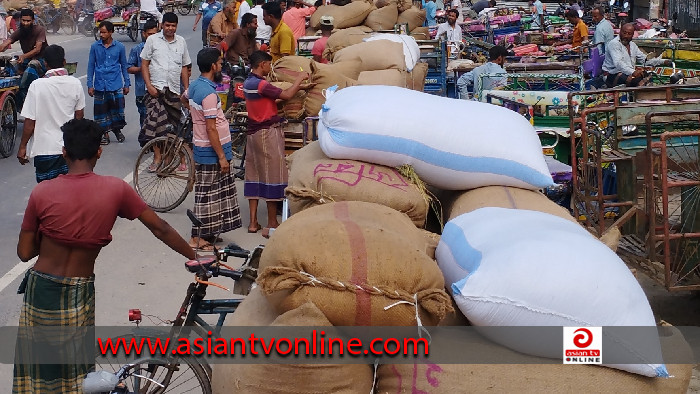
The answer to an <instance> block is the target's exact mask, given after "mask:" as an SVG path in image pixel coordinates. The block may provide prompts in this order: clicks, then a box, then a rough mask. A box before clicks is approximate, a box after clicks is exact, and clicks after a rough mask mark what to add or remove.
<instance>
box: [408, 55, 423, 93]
mask: <svg viewBox="0 0 700 394" xmlns="http://www.w3.org/2000/svg"><path fill="white" fill-rule="evenodd" d="M405 75H406V87H407V88H409V89H411V90H416V91H419V92H422V91H423V88H424V87H425V77H427V76H428V63H423V62H418V63H416V66H415V67H413V70H411V71H410V72H408V73H406V74H405Z"/></svg>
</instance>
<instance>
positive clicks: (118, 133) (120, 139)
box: [114, 130, 126, 144]
mask: <svg viewBox="0 0 700 394" xmlns="http://www.w3.org/2000/svg"><path fill="white" fill-rule="evenodd" d="M114 136H115V137H117V141H118V142H119V143H120V144H121V143H122V142H124V141H125V140H126V137H124V134H123V133H122V131H121V130H114Z"/></svg>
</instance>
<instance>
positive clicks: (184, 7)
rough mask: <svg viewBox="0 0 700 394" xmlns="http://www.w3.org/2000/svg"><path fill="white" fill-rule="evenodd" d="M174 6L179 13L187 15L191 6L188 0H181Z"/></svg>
mask: <svg viewBox="0 0 700 394" xmlns="http://www.w3.org/2000/svg"><path fill="white" fill-rule="evenodd" d="M176 8H177V12H178V13H179V14H180V15H188V14H189V13H190V11H192V6H191V5H190V3H189V1H183V2H182V3H180V4H178V5H177V6H176Z"/></svg>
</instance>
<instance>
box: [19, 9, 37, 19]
mask: <svg viewBox="0 0 700 394" xmlns="http://www.w3.org/2000/svg"><path fill="white" fill-rule="evenodd" d="M23 16H29V17H31V18H32V19H34V11H32V10H31V9H30V8H22V10H21V11H20V12H19V17H20V18H21V17H23Z"/></svg>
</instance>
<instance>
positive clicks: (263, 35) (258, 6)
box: [250, 0, 272, 44]
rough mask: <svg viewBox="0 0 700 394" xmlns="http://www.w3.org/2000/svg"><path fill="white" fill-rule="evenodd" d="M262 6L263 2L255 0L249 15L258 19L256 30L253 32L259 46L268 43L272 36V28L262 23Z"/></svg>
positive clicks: (262, 0) (263, 0)
mask: <svg viewBox="0 0 700 394" xmlns="http://www.w3.org/2000/svg"><path fill="white" fill-rule="evenodd" d="M263 4H265V0H255V7H253V8H252V9H251V10H250V12H251V14H253V15H255V16H257V17H258V30H256V31H255V40H256V41H258V42H259V43H261V44H262V43H269V42H270V37H271V36H272V28H271V27H270V26H268V25H266V24H265V23H264V22H262V20H263V9H262V5H263Z"/></svg>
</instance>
